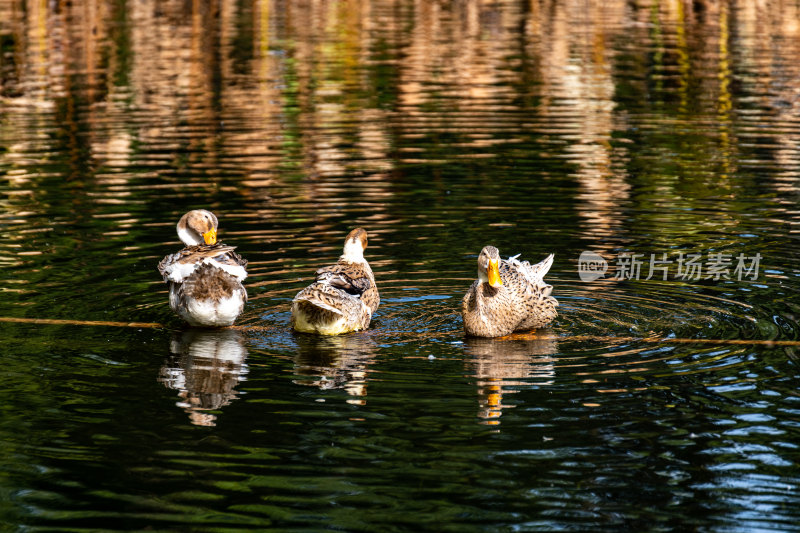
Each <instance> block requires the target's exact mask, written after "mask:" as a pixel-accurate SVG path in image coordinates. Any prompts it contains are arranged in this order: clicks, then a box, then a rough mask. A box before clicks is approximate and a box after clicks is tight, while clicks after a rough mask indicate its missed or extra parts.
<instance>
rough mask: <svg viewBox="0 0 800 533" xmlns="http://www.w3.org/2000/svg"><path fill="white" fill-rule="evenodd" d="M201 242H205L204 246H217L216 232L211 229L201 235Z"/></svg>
mask: <svg viewBox="0 0 800 533" xmlns="http://www.w3.org/2000/svg"><path fill="white" fill-rule="evenodd" d="M203 240H204V241H206V244H217V230H215V229H214V228H211V229H210V230H208V231H207V232H205V233H203Z"/></svg>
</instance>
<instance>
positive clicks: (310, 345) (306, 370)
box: [294, 333, 376, 405]
mask: <svg viewBox="0 0 800 533" xmlns="http://www.w3.org/2000/svg"><path fill="white" fill-rule="evenodd" d="M375 348H376V344H375V341H374V340H373V339H372V337H371V336H370V335H368V334H358V333H356V334H350V335H341V336H336V337H333V336H326V337H322V336H312V335H298V336H297V355H296V357H295V369H294V371H295V373H296V374H297V375H298V376H309V378H308V379H297V380H295V383H298V384H300V385H309V386H314V387H319V388H320V389H324V390H327V389H344V390H345V392H347V394H348V395H350V396H351V398H350V399H348V400H347V402H348V403H351V404H355V405H364V404H366V396H367V374H368V373H369V365H370V364H371V363H372V361H373V360H374V354H375Z"/></svg>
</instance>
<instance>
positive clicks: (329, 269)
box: [291, 228, 380, 335]
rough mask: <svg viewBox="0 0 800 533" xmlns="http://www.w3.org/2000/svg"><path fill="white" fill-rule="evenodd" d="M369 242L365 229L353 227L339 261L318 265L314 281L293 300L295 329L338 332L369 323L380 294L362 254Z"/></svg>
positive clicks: (362, 326) (327, 332)
mask: <svg viewBox="0 0 800 533" xmlns="http://www.w3.org/2000/svg"><path fill="white" fill-rule="evenodd" d="M366 243H367V238H366V232H365V231H364V230H363V229H360V228H358V229H355V230H353V231H351V232H350V234H348V237H347V239H346V240H345V253H344V254H343V255H342V257H340V258H339V261H338V262H336V263H335V264H333V265H330V266H326V267H323V268H320V269H318V270H317V271H316V280H315V281H314V283H312V284H311V285H309V286H308V287H306V288H305V289H303V290H301V291H300V292H299V293H297V296H295V297H294V300H293V301H292V318H291V323H292V327H293V328H294V329H296V330H298V331H302V332H306V333H320V334H323V335H338V334H341V333H348V332H351V331H357V330H362V329H366V328H367V327H369V324H370V321H371V320H372V313H374V312H375V310H376V309H377V308H378V305H380V295H379V294H378V288H377V287H376V286H375V277H374V276H373V274H372V269H371V268H370V266H369V264H368V263H367V261H366V260H365V259H364V258H363V255H362V253H363V249H364V248H366Z"/></svg>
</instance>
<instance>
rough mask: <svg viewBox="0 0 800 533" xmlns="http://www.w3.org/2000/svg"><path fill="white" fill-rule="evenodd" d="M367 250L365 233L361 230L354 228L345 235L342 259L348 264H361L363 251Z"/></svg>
mask: <svg viewBox="0 0 800 533" xmlns="http://www.w3.org/2000/svg"><path fill="white" fill-rule="evenodd" d="M366 249H367V232H366V230H364V229H363V228H356V229H354V230H353V231H351V232H350V233H348V234H347V238H346V239H345V240H344V253H342V259H344V260H345V261H347V262H349V263H363V262H364V250H366Z"/></svg>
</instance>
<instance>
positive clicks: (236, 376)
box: [158, 329, 247, 426]
mask: <svg viewBox="0 0 800 533" xmlns="http://www.w3.org/2000/svg"><path fill="white" fill-rule="evenodd" d="M170 351H171V352H172V356H171V357H170V358H169V360H168V361H167V362H166V363H165V364H164V366H163V367H162V368H161V373H160V375H159V378H158V381H160V382H161V383H163V384H164V385H166V386H167V387H169V388H170V389H175V390H177V391H179V392H178V396H179V397H180V398H181V400H180V401H179V402H177V403H176V405H177V406H178V407H181V408H183V409H184V411H186V413H187V414H188V415H189V420H190V421H191V422H192V423H193V424H196V425H199V426H214V425H216V419H217V415H215V414H213V413H211V412H210V411H215V410H218V409H220V408H222V407H224V406H225V405H228V404H229V403H230V402H231V400H233V399H234V398H236V396H237V395H238V394H239V393H238V392H237V391H236V385H238V384H239V382H240V381H244V380H245V374H247V365H246V364H245V359H246V358H247V348H245V345H244V342H243V340H242V334H241V333H240V332H239V331H238V330H235V329H220V330H205V329H188V330H186V331H184V332H182V333H177V334H176V335H175V336H174V337H173V339H172V343H171V345H170Z"/></svg>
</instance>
